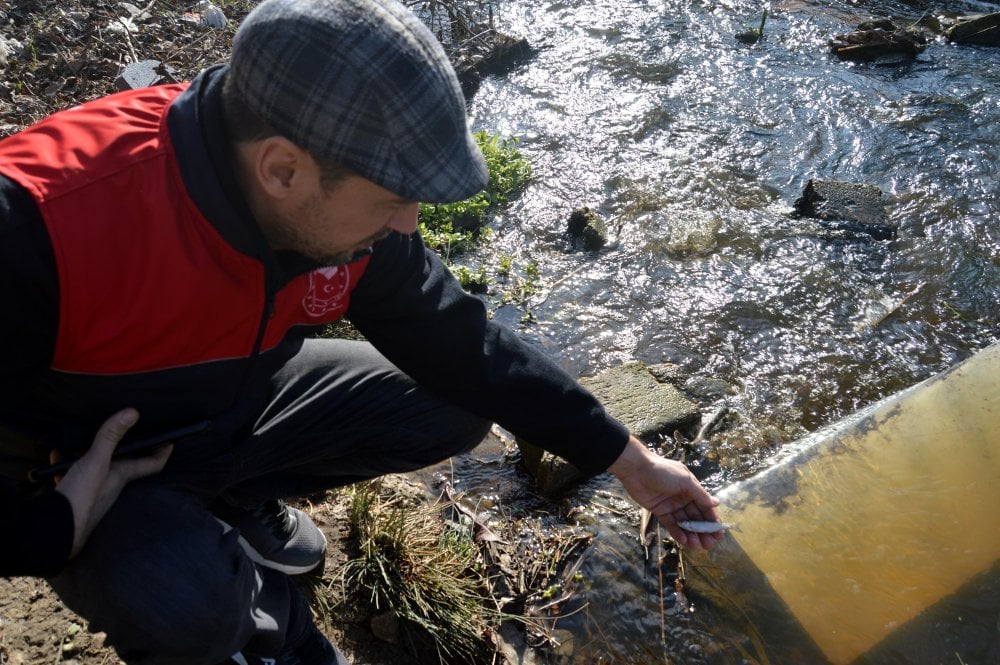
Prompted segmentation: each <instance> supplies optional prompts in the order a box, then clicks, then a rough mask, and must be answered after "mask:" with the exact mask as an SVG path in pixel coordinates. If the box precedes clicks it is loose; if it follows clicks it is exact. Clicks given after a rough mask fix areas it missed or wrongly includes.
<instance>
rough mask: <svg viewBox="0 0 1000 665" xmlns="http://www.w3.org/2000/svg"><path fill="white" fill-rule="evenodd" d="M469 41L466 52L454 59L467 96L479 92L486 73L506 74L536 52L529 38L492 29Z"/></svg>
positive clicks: (487, 74) (456, 71) (457, 73)
mask: <svg viewBox="0 0 1000 665" xmlns="http://www.w3.org/2000/svg"><path fill="white" fill-rule="evenodd" d="M468 44H469V46H468V48H465V49H464V50H465V52H463V53H462V54H461V55H460V56H458V57H455V58H454V59H453V64H454V66H455V74H456V75H457V76H458V82H459V83H460V84H461V86H462V92H463V93H464V94H465V96H466V98H467V99H471V98H472V97H473V95H475V94H476V90H478V89H479V84H480V83H481V82H482V79H483V77H484V76H490V75H495V76H502V75H504V74H507V73H509V72H511V71H513V70H514V69H516V68H517V67H519V66H520V65H522V64H523V63H524V62H525V61H527V60H528V59H530V58H531V57H532V56H534V54H535V49H534V48H532V46H531V44H529V43H528V40H527V39H525V38H523V37H514V36H511V35H507V34H504V33H502V32H497V31H495V30H492V29H491V30H488V31H487V32H486V33H484V34H482V35H480V36H479V38H478V39H474V40H469V42H468Z"/></svg>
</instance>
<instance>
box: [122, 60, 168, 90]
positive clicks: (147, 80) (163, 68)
mask: <svg viewBox="0 0 1000 665" xmlns="http://www.w3.org/2000/svg"><path fill="white" fill-rule="evenodd" d="M174 73H175V71H174V69H173V67H170V66H168V65H164V64H163V63H162V62H160V61H159V60H140V61H139V62H130V63H129V64H127V65H125V69H123V70H122V73H121V74H119V75H118V78H117V79H115V88H117V89H118V90H135V89H137V88H147V87H149V86H151V85H158V84H160V83H170V82H172V81H173V80H174V76H173V75H174Z"/></svg>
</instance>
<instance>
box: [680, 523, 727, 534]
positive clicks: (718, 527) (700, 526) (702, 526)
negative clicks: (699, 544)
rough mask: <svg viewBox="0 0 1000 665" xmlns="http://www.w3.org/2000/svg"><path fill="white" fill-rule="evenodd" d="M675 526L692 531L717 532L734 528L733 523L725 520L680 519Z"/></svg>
mask: <svg viewBox="0 0 1000 665" xmlns="http://www.w3.org/2000/svg"><path fill="white" fill-rule="evenodd" d="M677 526H679V527H680V528H682V529H684V530H685V531H690V532H692V533H718V532H720V531H728V530H730V529H735V528H736V525H735V524H726V523H725V522H701V521H698V520H682V521H680V522H678V523H677Z"/></svg>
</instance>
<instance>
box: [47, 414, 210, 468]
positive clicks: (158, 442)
mask: <svg viewBox="0 0 1000 665" xmlns="http://www.w3.org/2000/svg"><path fill="white" fill-rule="evenodd" d="M210 424H211V423H210V422H209V421H207V420H203V421H202V422H200V423H195V424H194V425H188V426H187V427H179V428H177V429H174V430H170V431H169V432H161V433H159V434H153V435H152V436H147V437H143V438H141V439H136V440H134V441H129V440H128V439H127V437H126V439H124V440H122V441H121V442H119V443H118V447H117V448H115V452H114V455H113V456H112V459H119V458H122V457H130V456H134V455H141V454H142V453H146V452H152V451H154V450H156V449H157V448H161V447H163V446H165V445H166V444H168V443H171V442H173V441H176V440H178V439H183V438H184V437H187V436H191V435H193V434H200V433H201V432H204V431H205V430H207V429H208V426H209V425H210ZM76 462H77V458H73V459H64V460H60V461H58V462H56V463H55V464H47V465H46V466H40V467H38V468H35V469H32V470H31V471H29V472H28V480H30V481H31V482H33V483H37V482H40V481H42V480H45V479H46V478H52V477H53V476H58V475H59V474H61V473H66V471H68V470H69V468H70V467H71V466H73V465H74V464H75V463H76Z"/></svg>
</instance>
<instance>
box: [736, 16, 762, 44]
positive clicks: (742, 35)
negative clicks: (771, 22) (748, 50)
mask: <svg viewBox="0 0 1000 665" xmlns="http://www.w3.org/2000/svg"><path fill="white" fill-rule="evenodd" d="M766 21H767V10H766V9H765V10H764V13H763V14H761V16H760V25H759V26H757V27H756V28H749V29H747V30H744V31H743V32H737V33H736V41H738V42H740V43H741V44H756V43H757V42H758V41H760V40H761V39H763V37H764V23H765V22H766Z"/></svg>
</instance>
